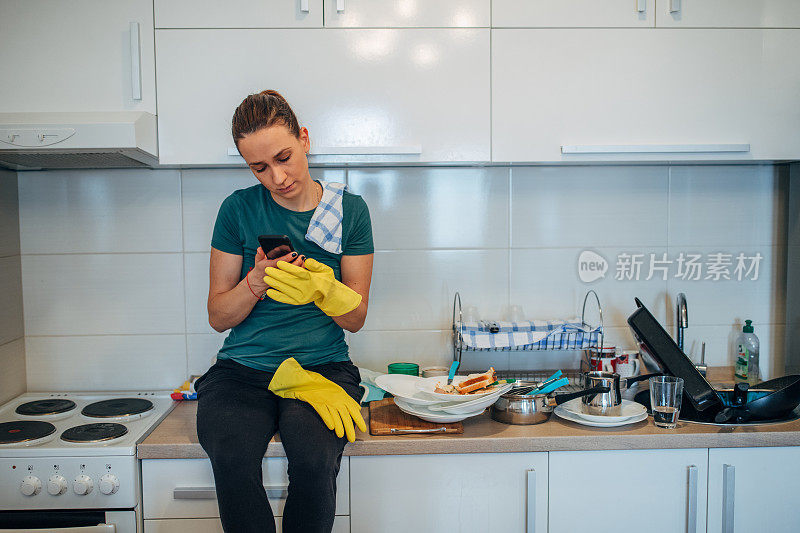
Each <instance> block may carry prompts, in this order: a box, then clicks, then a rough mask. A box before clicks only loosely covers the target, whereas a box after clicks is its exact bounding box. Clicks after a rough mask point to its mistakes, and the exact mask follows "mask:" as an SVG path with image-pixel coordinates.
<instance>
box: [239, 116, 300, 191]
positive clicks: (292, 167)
mask: <svg viewBox="0 0 800 533" xmlns="http://www.w3.org/2000/svg"><path fill="white" fill-rule="evenodd" d="M309 147H310V143H309V141H308V130H307V129H305V128H300V137H299V138H297V137H295V136H294V135H292V134H291V132H290V131H289V128H287V127H286V126H284V125H283V124H276V125H274V126H269V127H267V128H262V129H260V130H258V131H256V132H254V133H251V134H250V135H247V136H245V137H243V138H242V139H239V153H241V154H242V157H244V160H245V161H246V162H247V165H248V166H249V167H250V170H251V171H252V172H253V174H254V175H255V177H256V179H258V181H260V182H261V184H262V185H264V187H266V188H267V189H269V191H270V192H272V193H274V194H276V195H278V196H281V197H283V198H286V199H291V198H296V197H297V196H298V195H300V194H301V192H302V191H303V190H304V189H305V188H306V187H309V186H310V185H311V175H310V174H309V173H308V159H307V158H306V152H308V149H309Z"/></svg>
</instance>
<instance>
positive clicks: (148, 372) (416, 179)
mask: <svg viewBox="0 0 800 533" xmlns="http://www.w3.org/2000/svg"><path fill="white" fill-rule="evenodd" d="M311 173H312V176H314V177H315V178H319V179H326V180H331V181H339V182H345V181H346V182H347V183H348V184H349V187H350V189H351V191H352V192H355V193H357V194H362V195H363V196H364V198H365V199H366V201H367V203H368V205H369V208H370V213H371V216H372V224H373V232H374V238H375V248H376V250H377V251H376V254H375V265H374V271H373V278H372V287H371V291H370V306H369V314H368V317H367V322H366V324H365V326H364V328H363V329H362V330H361V331H359V332H357V333H355V334H349V333H348V335H347V339H348V342H349V344H350V352H351V357H352V359H353V360H354V361H355V362H356V363H357V364H358V365H359V366H362V367H365V368H370V369H374V370H378V371H381V370H385V368H386V365H387V364H388V363H390V362H393V361H403V360H413V361H417V362H419V363H420V364H421V366H433V365H442V366H446V365H447V364H448V363H449V362H450V360H451V359H452V344H451V343H452V333H451V330H450V324H451V319H452V305H453V296H454V293H455V292H456V291H459V292H460V293H461V297H462V302H463V304H464V305H465V306H467V305H474V306H476V307H477V308H478V311H479V313H480V314H481V316H482V317H483V318H502V317H503V314H504V312H505V310H506V308H507V307H508V305H510V304H516V305H520V306H522V308H523V310H524V313H525V315H526V316H527V317H528V318H569V317H573V316H576V315H579V314H580V311H581V304H582V303H583V298H584V295H585V293H586V291H587V290H588V289H594V290H596V291H597V292H598V295H599V296H600V300H601V304H602V306H603V312H604V320H605V325H606V343H607V344H615V345H616V346H618V347H620V348H625V349H628V348H633V347H635V341H634V339H633V338H632V336H631V334H630V331H629V328H628V327H627V324H626V319H627V317H628V315H629V314H630V313H631V312H632V311H633V310H634V305H635V304H634V302H633V298H634V296H638V297H639V298H641V299H642V300H643V301H644V302H645V304H646V305H647V306H648V307H649V308H650V309H651V310H652V311H653V312H654V313H655V315H656V317H657V318H658V319H659V320H660V321H661V322H662V323H663V324H664V325H665V327H666V328H667V329H668V331H670V333H673V329H674V327H673V322H674V317H673V315H674V303H675V296H676V295H677V293H678V292H680V291H683V292H685V293H686V295H687V298H688V301H689V320H690V321H689V324H690V325H689V329H688V330H687V347H689V348H690V350H691V349H692V348H691V347H692V346H693V343H696V342H695V341H697V340H700V339H701V337H702V338H703V339H704V340H707V342H708V343H709V344H708V347H707V350H708V351H707V357H708V362H709V364H722V363H726V364H727V363H730V362H731V361H730V359H729V353H730V351H729V349H728V347H727V346H726V343H727V342H728V338H727V335H728V333H729V332H731V331H733V330H734V329H735V328H736V327H738V326H735V325H734V324H738V323H739V321H740V320H741V319H744V318H753V319H754V320H755V321H756V325H757V332H758V334H759V337H761V339H762V344H763V345H764V346H772V348H770V349H778V350H780V349H781V348H779V346H780V345H781V343H782V338H781V335H782V333H780V331H782V330H783V329H784V325H783V323H784V321H785V318H784V317H783V315H782V312H783V311H782V309H783V298H784V293H783V291H785V288H784V287H785V271H784V270H781V266H780V265H781V260H782V258H783V260H784V261H785V255H783V254H785V250H784V248H785V246H784V245H783V242H782V241H781V237H780V235H779V233H778V232H777V229H776V228H777V225H778V224H779V223H780V221H781V220H783V219H784V218H782V217H785V213H784V211H785V209H786V208H785V206H784V207H781V206H782V205H785V199H784V198H782V195H783V194H784V189H785V187H784V184H783V182H782V181H781V180H782V179H783V178H781V177H780V173H778V172H776V171H775V168H774V167H770V166H763V165H740V166H681V167H668V166H657V165H653V166H595V167H586V166H564V167H473V168H469V167H465V168H446V167H441V168H439V167H425V168H388V167H386V168H359V169H336V168H325V169H311ZM255 183H256V180H255V178H254V177H253V176H252V174H251V173H250V172H249V171H248V170H246V169H191V170H182V171H179V170H159V171H149V170H144V171H143V170H113V171H109V170H95V171H48V172H26V173H21V174H20V198H19V206H20V220H21V225H22V226H21V230H20V231H21V235H22V243H21V249H22V253H23V255H22V277H23V301H24V308H25V310H24V326H25V330H26V331H25V333H26V335H27V337H26V343H25V344H26V346H27V348H28V351H29V355H28V368H27V380H28V386H29V388H30V389H32V390H35V389H39V390H44V389H56V390H58V389H69V388H74V387H75V386H77V385H78V384H84V385H88V386H91V387H93V388H115V386H116V387H125V388H134V387H145V388H156V387H166V388H172V387H175V386H177V385H179V384H180V383H181V382H182V381H183V380H184V379H185V378H186V376H187V375H189V374H201V373H203V372H205V370H207V369H208V367H209V366H210V365H211V364H212V363H213V360H214V357H215V355H216V353H217V351H218V349H219V347H220V345H221V344H222V341H223V340H224V338H225V336H226V335H227V333H216V332H214V331H213V330H212V329H211V328H210V326H209V325H208V317H207V314H206V313H207V312H206V298H207V292H208V250H209V243H210V237H211V231H212V229H213V225H214V221H215V219H216V215H217V210H218V208H219V205H220V203H221V202H222V200H223V199H224V198H225V197H226V196H227V195H228V194H230V193H231V192H232V191H233V190H235V189H238V188H242V187H248V186H250V185H253V184H255ZM745 207H746V209H744V208H745ZM740 208H741V209H740ZM742 209H744V211H743V212H740V211H741V210H742ZM51 230H53V231H51ZM729 248H730V251H731V252H734V251H737V252H738V251H739V249H740V248H741V251H743V252H753V251H757V250H760V251H761V252H762V254H764V255H765V256H768V257H765V262H762V265H761V269H762V270H761V278H760V279H759V281H758V282H755V283H752V282H751V283H750V284H746V283H745V282H738V283H734V282H720V283H717V282H710V281H709V282H704V281H700V282H680V283H679V282H677V281H676V280H674V279H672V278H670V279H668V280H666V281H665V280H663V279H660V278H659V277H654V278H653V279H651V280H646V279H644V278H646V277H647V274H648V273H647V271H646V266H647V262H645V264H644V265H643V268H645V270H643V271H642V273H641V274H640V280H639V281H635V280H629V281H622V280H616V279H614V277H615V274H616V270H615V269H616V262H617V255H618V254H619V253H620V252H623V251H624V252H629V253H643V254H650V253H657V254H660V253H662V252H666V253H668V254H670V255H671V254H673V253H674V252H678V251H688V250H690V249H691V250H702V251H703V252H704V253H708V252H713V251H715V250H718V249H719V250H724V251H727V250H728V249H729ZM734 249H735V250H734ZM583 250H592V251H594V252H596V253H599V254H600V255H602V256H603V257H604V258H605V259H606V260H607V262H608V266H609V269H608V271H607V272H606V275H605V278H603V279H601V280H598V281H595V282H592V283H583V282H582V281H580V279H579V277H578V271H577V268H578V265H577V259H578V256H579V254H580V252H581V251H583ZM12 252H13V250H12ZM120 252H128V253H120ZM130 252H136V253H130ZM164 252H172V253H164ZM645 261H647V257H646V258H645ZM2 266H3V264H2V262H1V261H0V268H2ZM745 315H747V316H745ZM597 318H598V317H597V312H596V308H595V304H594V302H593V301H590V303H588V304H587V321H588V322H590V323H594V322H595V321H597ZM12 329H14V331H17V330H18V329H19V328H18V326H14V328H12ZM762 334H763V335H762ZM0 335H5V333H4V332H3V330H2V328H0ZM11 335H13V333H12V334H11ZM778 341H780V342H778ZM3 346H5V345H3ZM698 346H699V344H698ZM0 348H2V346H0ZM696 349H697V350H699V347H698V348H696ZM762 354H763V355H762V367H764V368H765V369H770V370H771V371H774V367H775V365H776V364H778V363H777V362H776V361H777V357H776V356H775V355H772V354H768V353H767V352H766V351H765V350H763V349H762ZM579 356H580V354H579V352H542V353H534V355H533V356H531V354H530V353H509V352H497V353H475V352H472V353H469V354H467V355H465V357H464V365H465V368H471V369H481V368H483V369H485V367H486V366H488V365H494V366H495V367H496V368H523V367H528V368H532V369H536V368H569V367H570V366H576V365H577V358H578V357H579ZM781 364H782V363H781ZM770 365H771V366H770ZM90 367H91V368H92V369H93V370H92V377H88V376H89V374H88V373H87V369H88V368H90ZM23 368H24V367H23ZM84 374H86V375H84ZM120 376H123V377H122V378H121V377H120ZM87 380H89V381H88V382H87Z"/></svg>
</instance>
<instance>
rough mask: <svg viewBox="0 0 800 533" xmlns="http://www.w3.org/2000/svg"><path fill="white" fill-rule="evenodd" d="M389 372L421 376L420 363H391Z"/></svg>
mask: <svg viewBox="0 0 800 533" xmlns="http://www.w3.org/2000/svg"><path fill="white" fill-rule="evenodd" d="M389 373H390V374H406V375H409V376H419V365H418V364H417V363H391V364H390V365H389Z"/></svg>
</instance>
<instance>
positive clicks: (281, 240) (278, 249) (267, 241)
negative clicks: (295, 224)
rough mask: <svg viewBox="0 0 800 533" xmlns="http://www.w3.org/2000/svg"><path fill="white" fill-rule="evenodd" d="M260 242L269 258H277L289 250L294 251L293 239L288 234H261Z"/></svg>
mask: <svg viewBox="0 0 800 533" xmlns="http://www.w3.org/2000/svg"><path fill="white" fill-rule="evenodd" d="M258 243H259V244H260V245H261V249H262V250H264V253H265V254H266V255H267V259H277V258H278V257H281V256H284V255H286V254H288V253H289V252H294V247H293V246H292V241H291V240H289V236H288V235H259V236H258Z"/></svg>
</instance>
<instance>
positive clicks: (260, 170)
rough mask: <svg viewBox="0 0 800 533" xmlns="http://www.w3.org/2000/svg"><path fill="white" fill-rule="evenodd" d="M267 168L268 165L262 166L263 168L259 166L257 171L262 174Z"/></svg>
mask: <svg viewBox="0 0 800 533" xmlns="http://www.w3.org/2000/svg"><path fill="white" fill-rule="evenodd" d="M265 170H267V167H261V168H257V169H256V172H258V173H259V174H260V173H261V172H264V171H265Z"/></svg>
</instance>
